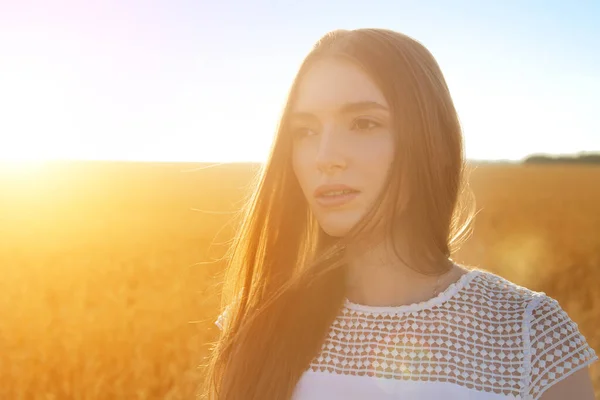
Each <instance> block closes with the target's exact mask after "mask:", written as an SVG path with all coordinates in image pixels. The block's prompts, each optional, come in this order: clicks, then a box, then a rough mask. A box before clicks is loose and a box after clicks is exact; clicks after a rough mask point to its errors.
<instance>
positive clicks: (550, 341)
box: [469, 270, 598, 399]
mask: <svg viewBox="0 0 600 400" xmlns="http://www.w3.org/2000/svg"><path fill="white" fill-rule="evenodd" d="M469 292H471V293H472V294H474V295H476V297H474V298H473V301H474V302H475V303H476V304H478V305H479V306H480V308H481V309H483V310H487V311H488V317H491V318H494V319H496V320H503V319H504V320H505V321H509V320H510V321H518V322H519V325H520V327H521V329H520V336H521V341H520V343H521V346H522V353H523V379H524V382H523V385H524V386H523V387H524V388H525V392H526V394H527V395H528V396H530V397H527V398H532V399H539V398H540V396H541V395H542V394H543V393H544V392H546V391H547V390H548V389H550V388H551V387H553V386H555V385H556V384H558V383H559V382H561V381H563V380H565V379H566V378H568V377H569V376H571V375H574V374H575V373H576V372H578V371H581V370H584V369H585V368H586V367H587V366H589V365H590V364H592V363H593V362H595V361H597V360H598V357H597V355H596V354H595V352H594V350H593V349H592V348H591V346H590V345H589V344H588V343H587V341H586V339H585V337H584V336H583V335H582V333H581V332H580V330H579V327H578V325H577V323H576V322H575V321H574V320H573V319H572V318H571V317H570V316H569V314H568V313H567V312H566V311H565V309H564V308H563V307H562V306H561V304H560V303H559V301H558V300H557V299H555V298H552V297H550V296H548V295H547V294H546V293H544V292H537V291H533V290H531V289H529V288H526V287H523V286H521V285H518V284H516V283H514V282H511V281H510V280H508V279H506V278H503V277H501V276H499V275H496V274H494V273H491V272H488V271H483V270H480V271H477V273H476V275H475V277H474V278H473V279H472V281H471V283H470V285H469ZM475 299H477V300H475ZM478 308H479V307H478ZM581 375H585V374H584V373H583V372H582V373H580V374H578V375H577V376H581Z"/></svg>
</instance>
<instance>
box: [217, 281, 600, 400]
mask: <svg viewBox="0 0 600 400" xmlns="http://www.w3.org/2000/svg"><path fill="white" fill-rule="evenodd" d="M223 318H224V316H223V315H222V316H221V317H220V319H219V321H218V324H219V325H220V324H221V323H222V322H223ZM597 359H598V357H597V356H596V354H595V352H594V350H593V349H592V348H591V347H590V346H589V345H588V344H587V342H586V340H585V338H584V337H583V336H582V335H581V333H580V332H579V330H578V326H577V324H576V323H575V322H573V321H572V320H571V319H570V318H569V316H568V315H567V314H566V312H565V311H564V310H563V309H562V308H561V307H560V305H559V303H558V302H557V301H556V300H554V299H552V298H551V297H549V296H547V295H546V294H545V293H543V292H534V291H531V290H529V289H527V288H524V287H521V286H518V285H516V284H514V283H512V282H510V281H508V280H506V279H504V278H502V277H500V276H498V275H495V274H492V273H490V272H486V271H482V270H471V271H470V272H468V273H467V274H465V275H463V276H462V277H461V278H460V279H459V280H458V281H457V282H455V283H454V284H452V285H450V286H449V287H448V288H447V289H446V290H445V291H444V292H442V293H440V294H439V295H438V296H436V297H434V298H432V299H430V300H428V301H425V302H422V303H417V304H411V305H406V306H399V307H373V306H365V305H360V304H355V303H352V302H350V301H349V300H347V299H346V300H345V303H344V306H343V307H342V309H341V310H340V313H339V315H338V317H337V318H336V319H335V321H334V322H333V324H332V325H331V327H330V330H329V333H328V336H327V339H326V340H325V342H324V343H323V345H322V348H321V351H320V353H319V354H318V355H317V356H316V357H315V358H314V360H313V362H312V363H311V365H310V367H309V368H308V370H307V371H306V372H305V374H304V375H303V377H302V378H301V380H300V382H299V383H298V388H297V391H296V394H295V396H294V399H295V400H300V399H309V398H310V399H315V398H323V399H325V398H340V399H341V398H363V397H364V396H368V397H369V398H372V399H378V398H382V399H383V398H385V399H388V398H389V399H392V398H398V397H401V396H406V395H407V394H410V395H412V396H418V398H419V399H426V398H427V399H429V398H432V399H433V398H438V396H441V395H443V396H444V398H446V399H448V398H456V399H459V398H461V399H463V398H471V399H506V398H510V399H538V398H539V397H540V396H541V394H542V393H543V392H544V391H545V390H547V389H548V388H549V387H550V386H552V385H553V384H555V383H557V382H559V381H560V380H562V379H564V378H565V377H567V376H569V375H570V374H572V373H573V372H575V371H576V370H578V369H580V368H583V367H585V366H587V365H589V364H591V363H592V362H594V361H596V360H597ZM348 390H350V392H348ZM361 390H366V391H364V392H361ZM342 392H344V393H346V394H344V395H342V394H341V393H342ZM348 393H350V394H348ZM358 393H363V394H362V395H361V396H362V397H360V396H359V395H358ZM452 393H454V394H452ZM353 395H355V396H357V397H352V396H353ZM348 396H350V397H348ZM452 396H455V397H452ZM412 398H417V397H412Z"/></svg>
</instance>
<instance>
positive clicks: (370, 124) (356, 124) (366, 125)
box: [352, 117, 381, 131]
mask: <svg viewBox="0 0 600 400" xmlns="http://www.w3.org/2000/svg"><path fill="white" fill-rule="evenodd" d="M379 126H381V124H380V123H378V122H376V121H373V120H372V119H370V118H365V117H360V118H356V119H355V120H354V121H352V129H353V130H357V131H370V130H371V129H374V128H377V127H379Z"/></svg>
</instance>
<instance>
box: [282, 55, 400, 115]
mask: <svg viewBox="0 0 600 400" xmlns="http://www.w3.org/2000/svg"><path fill="white" fill-rule="evenodd" d="M359 102H375V103H379V104H381V105H383V106H385V107H387V106H388V104H387V101H386V100H385V97H384V95H383V93H382V92H381V90H380V89H379V88H378V87H377V85H376V84H375V82H373V80H372V79H371V77H370V76H369V75H367V73H366V72H364V71H363V70H362V69H361V68H360V67H358V66H357V65H356V64H354V63H352V62H350V61H347V60H341V59H333V58H331V59H324V60H318V61H316V62H315V63H314V64H313V65H311V66H310V67H309V68H308V70H307V71H306V72H305V73H304V75H303V76H302V77H301V78H300V81H299V82H298V87H297V89H296V94H295V99H294V102H293V105H292V110H293V111H294V112H310V113H315V114H316V113H326V112H335V111H336V110H337V109H339V108H340V107H341V106H342V105H344V104H347V103H359Z"/></svg>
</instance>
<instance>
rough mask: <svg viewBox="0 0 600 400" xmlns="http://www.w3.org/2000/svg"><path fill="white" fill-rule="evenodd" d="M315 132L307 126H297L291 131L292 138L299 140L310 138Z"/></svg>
mask: <svg viewBox="0 0 600 400" xmlns="http://www.w3.org/2000/svg"><path fill="white" fill-rule="evenodd" d="M314 134H315V132H314V131H312V130H311V129H310V128H309V127H307V126H299V127H297V128H293V129H292V136H293V137H295V138H301V137H304V136H311V135H314Z"/></svg>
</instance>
